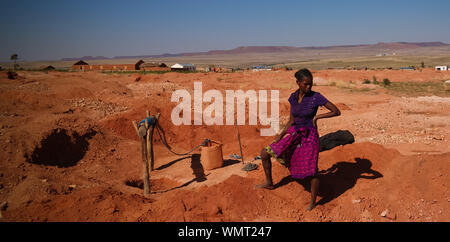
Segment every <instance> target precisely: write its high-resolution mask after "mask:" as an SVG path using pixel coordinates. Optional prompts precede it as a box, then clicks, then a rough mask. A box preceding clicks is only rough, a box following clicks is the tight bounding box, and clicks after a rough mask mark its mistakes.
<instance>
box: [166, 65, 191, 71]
mask: <svg viewBox="0 0 450 242" xmlns="http://www.w3.org/2000/svg"><path fill="white" fill-rule="evenodd" d="M170 69H171V70H172V71H195V66H194V65H193V64H186V63H176V64H175V65H173V66H171V67H170Z"/></svg>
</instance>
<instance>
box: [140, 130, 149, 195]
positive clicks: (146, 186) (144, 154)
mask: <svg viewBox="0 0 450 242" xmlns="http://www.w3.org/2000/svg"><path fill="white" fill-rule="evenodd" d="M141 144H142V162H143V165H144V166H143V167H144V177H143V180H144V194H146V195H147V194H150V174H149V172H148V161H147V141H146V138H145V137H142V138H141Z"/></svg>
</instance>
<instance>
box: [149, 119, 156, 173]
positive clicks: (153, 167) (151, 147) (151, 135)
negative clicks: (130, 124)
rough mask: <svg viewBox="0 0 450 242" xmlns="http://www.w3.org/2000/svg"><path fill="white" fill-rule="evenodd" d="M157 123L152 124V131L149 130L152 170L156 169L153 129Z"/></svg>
mask: <svg viewBox="0 0 450 242" xmlns="http://www.w3.org/2000/svg"><path fill="white" fill-rule="evenodd" d="M155 125H156V123H155ZM155 125H153V126H152V131H150V132H148V133H150V169H151V170H152V171H153V170H154V169H155V156H154V154H153V131H154V130H155ZM148 133H147V134H148Z"/></svg>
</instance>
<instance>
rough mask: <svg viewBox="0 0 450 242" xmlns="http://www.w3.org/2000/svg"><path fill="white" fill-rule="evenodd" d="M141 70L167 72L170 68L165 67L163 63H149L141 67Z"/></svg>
mask: <svg viewBox="0 0 450 242" xmlns="http://www.w3.org/2000/svg"><path fill="white" fill-rule="evenodd" d="M141 70H143V71H169V70H170V68H169V67H167V65H166V64H165V63H159V62H149V63H144V64H142V65H141Z"/></svg>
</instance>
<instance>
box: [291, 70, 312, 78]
mask: <svg viewBox="0 0 450 242" xmlns="http://www.w3.org/2000/svg"><path fill="white" fill-rule="evenodd" d="M308 77H309V78H311V80H312V79H313V76H312V74H311V72H310V71H309V70H308V69H306V68H304V69H301V70H299V71H297V72H296V73H295V78H297V80H299V81H303V80H304V79H305V78H308Z"/></svg>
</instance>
